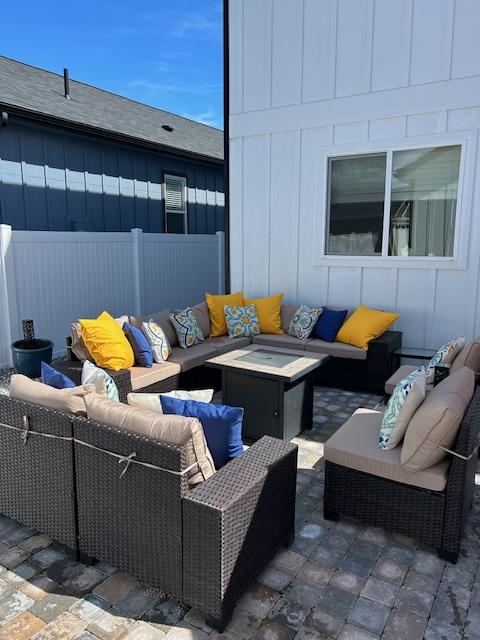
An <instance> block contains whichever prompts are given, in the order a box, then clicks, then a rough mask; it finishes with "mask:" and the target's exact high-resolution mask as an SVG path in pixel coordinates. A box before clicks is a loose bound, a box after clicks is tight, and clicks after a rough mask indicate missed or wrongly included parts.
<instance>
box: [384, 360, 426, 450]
mask: <svg viewBox="0 0 480 640" xmlns="http://www.w3.org/2000/svg"><path fill="white" fill-rule="evenodd" d="M426 384H427V383H426V377H425V369H424V368H423V367H420V368H419V369H415V371H412V373H410V374H409V375H408V376H407V377H406V378H404V379H403V380H401V381H400V382H399V383H398V384H397V386H396V387H395V389H394V390H393V393H392V395H391V398H390V400H389V401H388V404H387V408H386V409H385V413H384V415H383V420H382V425H381V427H380V437H379V439H378V445H379V447H380V448H381V449H394V448H395V447H396V446H397V445H398V444H400V442H401V441H402V439H403V436H404V435H405V431H406V430H407V427H408V423H409V422H410V420H411V419H412V417H413V414H414V413H415V411H416V410H417V409H418V407H419V406H420V405H421V404H422V402H423V401H424V399H425V390H426Z"/></svg>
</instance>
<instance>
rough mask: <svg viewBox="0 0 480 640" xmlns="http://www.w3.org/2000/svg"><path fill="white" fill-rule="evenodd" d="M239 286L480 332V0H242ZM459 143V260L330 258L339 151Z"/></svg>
mask: <svg viewBox="0 0 480 640" xmlns="http://www.w3.org/2000/svg"><path fill="white" fill-rule="evenodd" d="M229 23H230V26H229V29H230V207H231V208H230V230H231V242H230V245H231V249H230V251H231V255H230V258H231V286H232V290H236V289H244V290H245V291H246V292H247V293H248V294H249V295H267V294H269V293H275V292H278V291H284V292H285V298H286V299H287V300H289V301H291V302H298V303H302V302H303V303H306V304H316V305H326V304H329V305H334V306H348V307H350V308H352V307H355V306H357V305H359V304H360V303H363V304H366V305H370V306H373V307H376V308H380V309H385V310H398V312H399V313H400V319H399V321H398V322H397V324H396V328H398V329H400V330H402V331H403V334H404V338H403V343H404V345H406V346H411V347H426V348H435V347H437V348H438V346H439V345H440V344H441V343H442V341H444V340H446V339H448V338H450V337H453V336H456V335H461V334H465V335H466V336H467V338H469V339H471V338H473V337H474V336H477V335H480V295H479V256H480V179H479V176H480V156H479V153H478V151H477V148H478V132H479V130H480V38H479V37H478V34H479V33H480V2H478V1H477V0H381V1H378V0H377V1H375V0H262V2H258V0H230V15H229ZM457 143H458V144H462V145H463V146H462V167H461V176H460V183H461V184H460V189H459V191H460V193H459V205H458V208H457V221H458V222H457V232H456V241H457V244H456V253H455V256H454V258H453V259H450V260H449V259H435V258H433V259H418V258H417V259H416V258H402V259H395V258H382V257H381V256H374V257H369V258H349V257H340V256H325V255H324V252H323V246H324V239H325V228H326V207H327V204H326V203H327V197H326V196H327V194H326V174H327V159H328V157H330V156H332V155H341V154H343V153H359V154H361V153H365V152H369V151H384V150H386V149H396V148H402V147H409V146H425V147H428V146H437V145H442V144H457Z"/></svg>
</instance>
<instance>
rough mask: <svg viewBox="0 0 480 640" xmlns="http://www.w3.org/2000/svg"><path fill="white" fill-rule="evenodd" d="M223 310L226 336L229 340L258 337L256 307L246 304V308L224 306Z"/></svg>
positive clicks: (258, 326) (258, 325) (258, 328)
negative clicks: (226, 330)
mask: <svg viewBox="0 0 480 640" xmlns="http://www.w3.org/2000/svg"><path fill="white" fill-rule="evenodd" d="M223 310H224V312H225V320H226V321H227V329H228V335H229V336H230V337H231V338H241V337H244V338H250V337H252V336H258V334H259V333H260V322H259V321H258V314H257V307H256V306H255V305H254V304H247V306H246V307H234V306H233V305H227V304H226V305H225V306H224V307H223Z"/></svg>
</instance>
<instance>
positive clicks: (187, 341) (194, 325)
mask: <svg viewBox="0 0 480 640" xmlns="http://www.w3.org/2000/svg"><path fill="white" fill-rule="evenodd" d="M170 320H171V322H172V324H173V327H174V329H175V331H176V332H177V336H178V343H179V344H180V346H181V347H183V348H184V349H188V347H193V345H195V344H200V343H201V342H203V341H204V337H203V333H202V330H201V329H200V327H199V326H198V322H197V319H196V318H195V316H194V314H193V311H192V310H191V309H190V307H187V308H186V309H184V310H183V311H180V312H179V313H171V314H170Z"/></svg>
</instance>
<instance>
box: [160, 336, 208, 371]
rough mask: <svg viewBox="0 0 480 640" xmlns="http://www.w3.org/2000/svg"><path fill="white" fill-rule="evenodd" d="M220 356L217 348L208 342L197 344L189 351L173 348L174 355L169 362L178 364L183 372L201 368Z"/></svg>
mask: <svg viewBox="0 0 480 640" xmlns="http://www.w3.org/2000/svg"><path fill="white" fill-rule="evenodd" d="M218 355H219V353H218V351H217V350H216V349H215V347H212V345H211V344H208V342H207V343H205V342H202V344H196V345H194V346H193V347H189V348H188V349H183V348H182V347H173V349H172V355H171V356H170V357H169V359H168V362H177V363H178V364H179V365H180V367H181V368H182V371H188V370H189V369H193V368H194V367H199V366H200V365H202V364H203V363H204V362H205V360H208V359H209V358H213V357H214V356H218Z"/></svg>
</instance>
